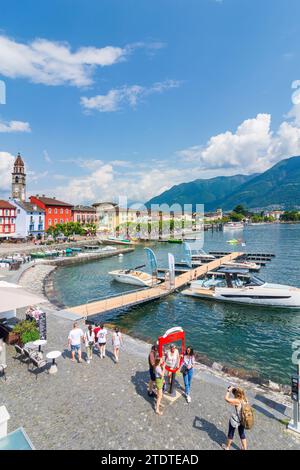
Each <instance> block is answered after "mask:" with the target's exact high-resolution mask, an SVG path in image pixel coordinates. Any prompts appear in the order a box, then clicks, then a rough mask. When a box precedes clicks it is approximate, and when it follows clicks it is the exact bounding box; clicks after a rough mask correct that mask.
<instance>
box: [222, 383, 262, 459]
mask: <svg viewBox="0 0 300 470" xmlns="http://www.w3.org/2000/svg"><path fill="white" fill-rule="evenodd" d="M231 394H232V396H233V397H232V396H231ZM225 401H226V402H227V403H229V404H230V405H232V406H234V412H233V413H232V415H231V418H230V420H229V429H228V436H227V442H226V444H223V445H222V448H223V449H224V450H229V449H230V447H231V444H232V441H233V438H234V433H235V430H236V429H238V432H239V436H240V439H241V443H242V449H243V450H247V440H246V434H245V429H251V428H252V426H253V422H254V420H253V410H252V408H251V406H250V405H249V403H248V400H247V398H246V395H245V392H244V390H242V389H241V388H238V387H237V388H235V387H232V386H230V387H228V389H227V393H226V396H225Z"/></svg>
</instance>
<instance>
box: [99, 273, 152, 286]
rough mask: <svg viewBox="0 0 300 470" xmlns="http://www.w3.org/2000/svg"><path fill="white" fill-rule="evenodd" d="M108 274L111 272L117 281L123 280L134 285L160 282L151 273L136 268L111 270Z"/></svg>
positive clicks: (148, 284) (124, 282)
mask: <svg viewBox="0 0 300 470" xmlns="http://www.w3.org/2000/svg"><path fill="white" fill-rule="evenodd" d="M108 274H110V275H111V276H112V277H113V279H114V280H115V281H118V282H122V283H123V284H132V285H134V286H142V287H152V286H155V285H157V284H159V282H160V281H159V280H158V279H157V278H156V277H154V276H152V275H151V274H148V273H145V272H144V271H137V270H135V269H119V270H116V271H110V272H109V273H108Z"/></svg>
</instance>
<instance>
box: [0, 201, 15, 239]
mask: <svg viewBox="0 0 300 470" xmlns="http://www.w3.org/2000/svg"><path fill="white" fill-rule="evenodd" d="M15 236H16V208H15V206H14V205H12V204H11V203H10V202H8V201H3V200H0V238H9V237H15Z"/></svg>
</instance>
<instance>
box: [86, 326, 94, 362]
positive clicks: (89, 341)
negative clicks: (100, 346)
mask: <svg viewBox="0 0 300 470" xmlns="http://www.w3.org/2000/svg"><path fill="white" fill-rule="evenodd" d="M84 341H85V347H86V354H87V363H88V364H89V363H90V361H91V359H93V348H94V345H95V333H94V331H93V327H92V325H89V326H88V329H87V331H86V333H85V335H84Z"/></svg>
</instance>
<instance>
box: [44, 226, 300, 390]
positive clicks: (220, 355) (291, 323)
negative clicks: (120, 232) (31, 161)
mask: <svg viewBox="0 0 300 470" xmlns="http://www.w3.org/2000/svg"><path fill="white" fill-rule="evenodd" d="M231 238H243V240H245V242H246V247H245V248H241V246H239V245H238V246H235V247H232V246H231V245H229V244H228V243H226V240H229V239H231ZM152 248H153V249H154V251H155V252H156V254H157V258H158V264H159V266H160V267H167V254H168V252H172V253H174V255H175V258H176V260H177V261H179V260H181V259H182V245H176V244H168V243H156V244H154V245H153V246H152ZM204 249H205V250H206V251H209V250H215V251H217V250H219V251H237V250H238V251H243V250H244V251H249V252H256V253H259V252H262V253H264V252H265V253H274V254H275V255H276V257H275V258H273V260H272V261H271V262H270V263H268V264H267V266H266V267H263V268H262V269H261V271H260V274H259V276H261V277H263V278H264V279H265V280H267V281H269V282H278V283H283V284H290V285H294V286H298V287H300V274H299V267H300V224H298V225H279V224H278V225H276V224H275V225H258V226H249V227H247V228H246V229H245V230H244V231H243V232H234V233H233V232H213V233H212V232H206V233H205V244H204ZM145 261H146V258H145V253H144V251H143V248H142V247H138V248H136V250H135V252H134V253H128V254H126V255H125V256H123V257H122V258H119V257H112V258H107V259H104V260H100V261H97V262H91V263H87V264H82V265H77V266H70V267H64V268H59V269H58V270H56V272H55V273H54V275H53V279H54V287H55V289H56V291H57V293H58V294H57V295H58V300H59V301H60V302H62V303H63V304H65V305H68V306H74V305H79V304H83V303H85V302H87V301H89V300H92V299H99V298H103V297H107V296H110V295H113V294H117V293H121V292H125V291H128V290H134V289H135V287H134V286H129V285H126V284H119V283H117V282H115V281H111V278H110V276H109V275H108V271H110V270H113V269H121V268H133V267H136V266H138V265H141V264H143V263H144V262H145ZM102 318H103V320H105V321H107V322H113V323H116V324H118V325H119V326H120V327H121V328H122V327H123V328H126V330H127V331H128V332H129V333H131V334H133V335H137V336H140V337H144V338H151V339H153V340H155V339H157V337H158V336H159V335H160V334H163V333H164V332H165V331H166V330H167V329H168V328H170V327H172V326H182V327H183V328H184V330H185V331H186V335H187V343H189V344H191V345H192V346H193V347H194V348H195V349H196V350H197V351H199V352H200V353H202V354H205V355H207V356H208V357H209V358H211V359H212V360H214V361H217V362H222V363H224V364H227V365H229V366H232V367H235V368H242V369H246V370H249V371H255V372H257V373H259V374H260V375H261V376H264V377H266V378H270V379H272V380H275V381H278V382H281V383H289V381H290V374H291V372H293V371H294V368H295V366H294V365H293V364H292V359H291V357H292V352H293V351H292V342H293V341H294V340H296V339H299V340H300V309H299V310H288V309H283V310H278V309H272V308H260V307H250V306H241V305H234V304H223V303H217V302H211V301H205V300H199V299H195V298H190V297H185V296H183V295H182V294H181V293H176V294H173V295H170V296H169V297H168V298H166V299H164V300H162V301H159V302H152V303H149V304H146V305H143V306H139V307H135V308H134V309H131V310H128V311H126V312H116V313H111V314H106V315H105V317H102Z"/></svg>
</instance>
